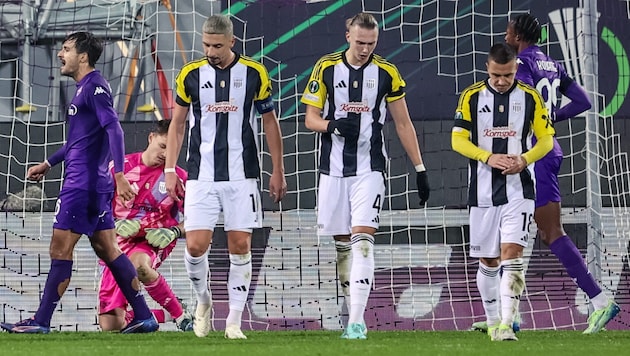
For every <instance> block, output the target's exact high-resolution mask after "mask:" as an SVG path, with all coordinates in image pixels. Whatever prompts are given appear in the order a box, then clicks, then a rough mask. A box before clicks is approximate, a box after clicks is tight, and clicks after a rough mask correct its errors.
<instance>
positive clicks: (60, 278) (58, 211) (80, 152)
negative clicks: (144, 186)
mask: <svg viewBox="0 0 630 356" xmlns="http://www.w3.org/2000/svg"><path fill="white" fill-rule="evenodd" d="M102 51H103V46H102V44H101V42H100V40H99V39H97V38H96V37H94V36H93V35H92V34H91V33H88V32H76V33H73V34H70V35H69V36H67V37H66V39H65V40H64V42H63V46H62V48H61V50H60V51H59V54H58V55H57V56H58V57H59V60H60V61H61V74H62V75H66V76H69V77H72V78H73V79H74V80H75V81H76V82H77V91H76V94H75V96H74V98H73V99H72V102H71V104H70V107H69V108H68V116H67V122H68V134H67V142H66V144H65V145H63V146H62V147H61V148H60V149H59V150H58V151H57V152H55V153H54V154H53V155H52V156H50V157H49V158H48V159H47V160H45V161H44V162H41V163H40V164H38V165H36V166H33V167H31V168H29V169H28V172H27V178H28V179H32V180H40V179H42V177H43V176H44V175H45V174H46V173H48V171H49V170H50V168H51V167H52V166H54V165H55V164H57V163H60V162H61V161H65V177H64V183H63V187H62V189H61V191H60V192H59V198H58V199H57V204H56V207H55V219H54V223H53V234H52V239H51V241H50V259H51V263H50V271H49V273H48V278H47V279H46V285H45V287H44V293H43V295H42V298H41V302H40V304H39V308H38V310H37V312H36V313H35V316H33V317H32V318H29V319H26V320H22V321H20V322H17V323H15V324H9V323H2V324H1V327H2V328H3V329H4V330H7V331H8V332H12V333H44V334H45V333H48V332H50V321H51V319H52V314H53V312H54V311H55V307H56V306H57V303H58V302H59V300H60V299H61V296H62V295H63V293H64V292H65V290H66V288H67V286H68V284H69V283H70V277H71V275H72V254H73V251H74V247H75V245H76V243H77V242H78V241H79V238H80V237H81V235H83V234H85V235H87V236H88V237H89V239H90V243H91V245H92V248H93V249H94V252H95V253H96V255H97V256H98V257H99V258H100V259H102V260H103V261H104V262H105V263H106V264H107V266H108V267H109V268H110V269H111V271H112V274H113V275H114V278H115V279H116V282H117V283H118V285H119V286H120V289H121V290H122V292H123V294H124V295H125V297H126V298H127V300H128V301H129V304H130V305H131V306H132V308H133V310H134V313H135V318H134V319H133V320H132V321H131V322H130V323H129V324H128V325H127V326H126V327H125V328H124V329H122V330H121V332H122V333H144V332H153V331H156V330H157V329H158V324H157V322H156V321H155V318H154V317H153V315H152V314H151V311H150V310H149V308H148V306H147V304H146V302H145V300H144V297H143V296H142V294H141V293H139V291H140V282H139V281H138V276H137V273H136V270H135V268H134V267H133V265H132V264H131V262H130V261H129V258H128V257H127V256H126V255H125V254H123V253H122V252H121V250H120V248H118V245H117V243H116V232H115V229H114V218H113V216H112V197H113V195H114V184H113V182H112V175H111V173H110V171H109V169H108V165H109V161H110V159H111V158H113V160H114V172H116V173H115V179H116V187H117V193H118V196H119V197H120V198H121V199H123V200H125V201H127V200H130V199H132V198H133V197H134V195H135V192H134V190H133V189H132V187H131V185H130V184H129V182H128V181H127V179H126V178H125V176H124V174H123V165H124V152H125V149H124V141H123V131H122V128H121V126H120V123H119V122H118V116H117V114H116V112H115V110H114V107H113V104H112V96H111V90H110V86H109V83H108V82H107V81H106V80H105V79H104V78H103V77H102V76H101V74H100V72H99V71H97V70H95V69H94V64H95V63H96V61H97V60H98V58H99V57H100V56H101V53H102Z"/></svg>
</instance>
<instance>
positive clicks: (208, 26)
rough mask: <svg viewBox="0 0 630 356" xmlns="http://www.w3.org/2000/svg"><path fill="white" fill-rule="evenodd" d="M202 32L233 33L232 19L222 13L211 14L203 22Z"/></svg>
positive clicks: (213, 33) (212, 33)
mask: <svg viewBox="0 0 630 356" xmlns="http://www.w3.org/2000/svg"><path fill="white" fill-rule="evenodd" d="M203 33H207V34H209V35H226V36H232V35H234V25H233V24H232V20H230V19H229V18H228V17H227V16H224V15H212V16H210V17H208V19H206V21H205V22H204V23H203Z"/></svg>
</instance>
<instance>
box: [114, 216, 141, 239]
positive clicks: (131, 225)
mask: <svg viewBox="0 0 630 356" xmlns="http://www.w3.org/2000/svg"><path fill="white" fill-rule="evenodd" d="M114 226H115V227H116V234H117V235H118V236H120V237H123V238H129V237H132V236H136V235H137V234H138V232H140V221H139V220H133V219H120V220H116V221H115V222H114Z"/></svg>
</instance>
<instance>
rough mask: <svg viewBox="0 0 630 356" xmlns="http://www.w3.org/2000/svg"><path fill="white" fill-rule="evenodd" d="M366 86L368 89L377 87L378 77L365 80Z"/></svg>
mask: <svg viewBox="0 0 630 356" xmlns="http://www.w3.org/2000/svg"><path fill="white" fill-rule="evenodd" d="M365 87H366V88H368V89H374V88H376V79H368V80H366V81H365Z"/></svg>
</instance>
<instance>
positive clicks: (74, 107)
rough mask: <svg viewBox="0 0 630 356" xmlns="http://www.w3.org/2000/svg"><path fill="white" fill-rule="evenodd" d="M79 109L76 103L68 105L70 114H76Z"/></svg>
mask: <svg viewBox="0 0 630 356" xmlns="http://www.w3.org/2000/svg"><path fill="white" fill-rule="evenodd" d="M78 111H79V109H77V106H76V105H74V104H70V106H69V107H68V116H74V115H76V114H77V112H78Z"/></svg>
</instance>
